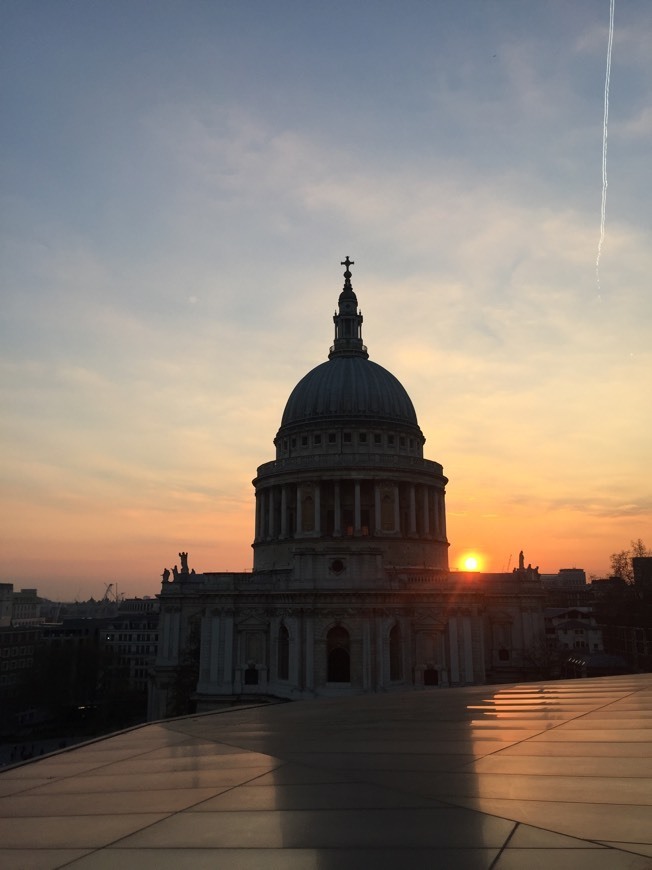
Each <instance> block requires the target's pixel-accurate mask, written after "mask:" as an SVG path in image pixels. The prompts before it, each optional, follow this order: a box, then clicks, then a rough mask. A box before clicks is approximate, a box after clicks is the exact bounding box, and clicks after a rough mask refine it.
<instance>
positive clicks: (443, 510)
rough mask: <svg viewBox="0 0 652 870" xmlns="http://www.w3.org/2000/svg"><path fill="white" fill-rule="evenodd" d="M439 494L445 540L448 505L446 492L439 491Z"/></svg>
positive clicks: (442, 532) (440, 514)
mask: <svg viewBox="0 0 652 870" xmlns="http://www.w3.org/2000/svg"><path fill="white" fill-rule="evenodd" d="M437 496H438V498H439V516H440V523H441V536H442V538H443V539H444V540H445V539H446V505H445V503H444V493H443V492H441V491H438V493H437Z"/></svg>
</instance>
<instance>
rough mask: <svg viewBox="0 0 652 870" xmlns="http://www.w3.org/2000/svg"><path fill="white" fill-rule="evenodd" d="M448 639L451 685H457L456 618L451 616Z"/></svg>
mask: <svg viewBox="0 0 652 870" xmlns="http://www.w3.org/2000/svg"><path fill="white" fill-rule="evenodd" d="M448 639H449V641H450V656H451V683H453V684H455V683H459V681H460V653H459V649H458V645H457V644H458V641H457V617H456V616H451V617H449V619H448Z"/></svg>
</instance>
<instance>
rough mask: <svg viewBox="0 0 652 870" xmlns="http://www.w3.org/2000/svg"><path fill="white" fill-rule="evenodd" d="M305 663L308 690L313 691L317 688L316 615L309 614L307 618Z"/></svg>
mask: <svg viewBox="0 0 652 870" xmlns="http://www.w3.org/2000/svg"><path fill="white" fill-rule="evenodd" d="M304 652H305V655H304V661H305V665H306V682H305V686H306V689H309V690H312V689H314V688H315V624H314V615H313V614H312V613H308V614H307V616H306V648H305V651H304Z"/></svg>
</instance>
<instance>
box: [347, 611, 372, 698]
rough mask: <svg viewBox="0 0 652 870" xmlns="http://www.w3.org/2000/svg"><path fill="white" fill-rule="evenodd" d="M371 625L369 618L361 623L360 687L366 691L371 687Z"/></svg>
mask: <svg viewBox="0 0 652 870" xmlns="http://www.w3.org/2000/svg"><path fill="white" fill-rule="evenodd" d="M370 629H371V626H370V625H369V620H368V619H365V620H364V622H363V623H362V689H363V691H364V692H368V691H369V690H370V689H371V630H370ZM351 677H353V674H351Z"/></svg>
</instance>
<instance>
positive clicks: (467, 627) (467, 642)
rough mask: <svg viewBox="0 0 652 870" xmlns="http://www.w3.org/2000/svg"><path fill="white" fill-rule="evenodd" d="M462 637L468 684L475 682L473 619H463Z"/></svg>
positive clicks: (468, 617) (465, 617) (466, 617)
mask: <svg viewBox="0 0 652 870" xmlns="http://www.w3.org/2000/svg"><path fill="white" fill-rule="evenodd" d="M462 635H463V638H464V671H465V677H466V682H467V683H473V682H475V680H474V676H473V636H472V631H471V617H470V616H464V617H463V618H462Z"/></svg>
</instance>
